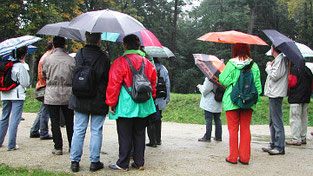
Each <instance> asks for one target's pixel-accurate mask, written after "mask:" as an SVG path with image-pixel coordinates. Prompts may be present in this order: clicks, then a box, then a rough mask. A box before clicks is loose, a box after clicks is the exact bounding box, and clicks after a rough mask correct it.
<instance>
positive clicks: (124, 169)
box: [109, 164, 128, 172]
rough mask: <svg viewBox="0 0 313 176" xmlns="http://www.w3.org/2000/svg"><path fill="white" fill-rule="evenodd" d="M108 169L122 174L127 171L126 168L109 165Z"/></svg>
mask: <svg viewBox="0 0 313 176" xmlns="http://www.w3.org/2000/svg"><path fill="white" fill-rule="evenodd" d="M109 168H110V169H113V170H118V171H123V172H127V171H128V168H121V167H120V166H118V165H117V164H111V165H109Z"/></svg>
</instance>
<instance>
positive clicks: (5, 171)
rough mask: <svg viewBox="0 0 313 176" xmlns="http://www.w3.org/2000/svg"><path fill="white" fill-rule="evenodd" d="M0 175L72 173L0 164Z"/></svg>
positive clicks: (64, 175) (21, 175)
mask: <svg viewBox="0 0 313 176" xmlns="http://www.w3.org/2000/svg"><path fill="white" fill-rule="evenodd" d="M0 175H2V176H15V175H19V176H33V175H36V176H72V175H74V174H68V173H62V172H59V173H57V172H48V171H44V170H41V169H28V168H23V167H17V168H13V167H9V166H7V165H5V164H0Z"/></svg>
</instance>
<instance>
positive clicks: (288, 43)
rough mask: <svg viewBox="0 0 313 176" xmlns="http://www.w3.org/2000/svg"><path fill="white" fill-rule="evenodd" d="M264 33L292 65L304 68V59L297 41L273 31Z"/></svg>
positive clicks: (269, 30) (268, 30)
mask: <svg viewBox="0 0 313 176" xmlns="http://www.w3.org/2000/svg"><path fill="white" fill-rule="evenodd" d="M263 32H264V34H265V35H266V36H267V37H268V38H269V39H270V40H271V41H272V43H273V45H274V46H275V47H276V48H277V49H279V50H280V51H281V52H282V53H284V54H285V55H286V56H287V58H288V59H289V60H290V61H291V62H292V63H294V64H295V65H296V66H298V67H301V66H303V63H304V59H303V56H302V54H301V52H300V50H299V48H298V47H297V46H296V44H295V41H293V40H291V39H290V38H288V37H287V36H285V35H283V34H281V33H279V32H278V31H276V30H273V29H267V30H263Z"/></svg>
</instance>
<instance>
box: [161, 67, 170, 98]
mask: <svg viewBox="0 0 313 176" xmlns="http://www.w3.org/2000/svg"><path fill="white" fill-rule="evenodd" d="M162 68H163V70H164V75H165V76H164V78H165V79H164V80H165V85H166V94H167V96H166V103H169V102H170V100H171V98H170V91H171V83H170V77H169V75H168V71H167V69H166V68H165V66H164V65H162Z"/></svg>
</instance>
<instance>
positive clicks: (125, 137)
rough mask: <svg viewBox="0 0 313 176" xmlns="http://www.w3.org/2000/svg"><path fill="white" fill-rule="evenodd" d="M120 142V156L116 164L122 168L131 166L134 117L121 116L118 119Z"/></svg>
mask: <svg viewBox="0 0 313 176" xmlns="http://www.w3.org/2000/svg"><path fill="white" fill-rule="evenodd" d="M116 125H117V134H118V143H119V157H118V160H117V162H116V164H117V165H118V166H120V167H122V168H128V167H129V160H130V150H131V146H132V142H133V141H132V133H133V125H134V120H133V118H121V117H119V118H118V119H117V120H116Z"/></svg>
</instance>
